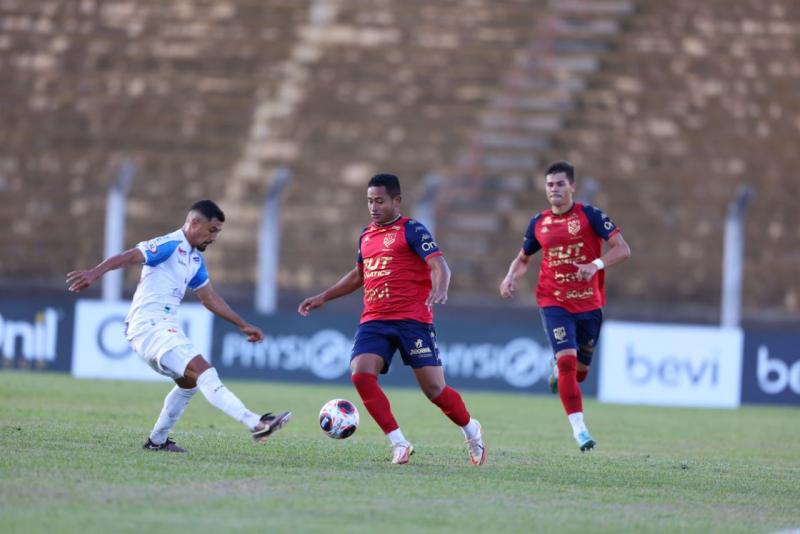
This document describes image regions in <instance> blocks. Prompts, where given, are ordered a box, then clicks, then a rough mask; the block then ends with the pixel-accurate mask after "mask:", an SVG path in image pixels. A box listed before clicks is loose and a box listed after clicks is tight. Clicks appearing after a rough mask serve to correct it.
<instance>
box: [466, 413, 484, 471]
mask: <svg viewBox="0 0 800 534" xmlns="http://www.w3.org/2000/svg"><path fill="white" fill-rule="evenodd" d="M474 421H475V424H476V425H477V426H478V434H477V435H476V436H475V437H474V438H470V439H467V440H466V443H467V453H468V454H469V461H470V462H472V465H483V464H484V463H485V462H486V446H485V445H484V444H483V429H482V428H481V424H480V423H479V422H478V420H477V419H474Z"/></svg>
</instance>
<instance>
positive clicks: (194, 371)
mask: <svg viewBox="0 0 800 534" xmlns="http://www.w3.org/2000/svg"><path fill="white" fill-rule="evenodd" d="M209 369H212V366H211V364H210V363H208V362H207V361H206V360H205V358H203V357H202V356H200V355H199V354H198V355H197V356H195V357H194V358H192V359H191V361H189V364H188V365H187V366H186V371H184V373H183V377H184V378H188V379H190V380H195V381H196V380H197V377H199V376H200V375H202V374H203V373H205V372H206V371H208V370H209Z"/></svg>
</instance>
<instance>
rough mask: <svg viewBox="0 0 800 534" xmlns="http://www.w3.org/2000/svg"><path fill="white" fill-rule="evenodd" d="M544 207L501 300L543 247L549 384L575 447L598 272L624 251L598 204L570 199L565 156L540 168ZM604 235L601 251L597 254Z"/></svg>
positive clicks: (540, 289)
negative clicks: (552, 359) (546, 206)
mask: <svg viewBox="0 0 800 534" xmlns="http://www.w3.org/2000/svg"><path fill="white" fill-rule="evenodd" d="M545 190H546V193H547V199H548V201H549V202H550V209H548V210H545V211H543V212H541V213H539V214H537V215H536V216H535V217H533V219H531V222H530V224H529V225H528V230H527V232H526V233H525V240H524V241H523V244H522V250H520V251H519V254H517V257H516V258H514V261H512V262H511V266H510V267H509V269H508V274H507V275H506V277H505V278H504V279H503V282H502V283H501V284H500V294H501V295H502V296H503V297H504V298H511V297H513V296H514V290H515V289H516V285H517V280H518V279H519V278H520V277H521V276H522V275H524V274H525V272H526V271H527V270H528V265H529V263H530V260H531V256H532V255H533V254H535V253H536V252H538V251H539V250H542V251H543V255H544V257H543V258H542V263H541V266H540V268H539V278H538V282H537V284H536V302H537V304H538V306H539V311H540V314H541V316H542V323H543V324H544V330H545V333H546V334H547V337H548V339H549V340H550V344H551V346H552V347H553V352H554V353H555V361H556V366H555V368H554V369H553V376H551V380H550V384H551V387H552V388H553V389H554V390H555V389H556V387H557V390H558V393H559V396H560V397H561V403H562V404H563V405H564V409H565V410H566V412H567V418H568V419H569V422H570V424H571V425H572V434H573V436H574V437H575V441H577V442H578V447H580V449H581V451H587V450H589V449H592V448H594V446H595V444H596V443H595V440H594V439H592V436H591V435H590V434H589V430H588V429H587V428H586V424H585V423H584V421H583V400H582V397H581V390H580V386H579V385H578V383H579V382H583V381H584V380H585V379H586V376H587V374H588V373H589V366H590V365H591V363H592V354H593V353H594V347H595V346H596V345H597V340H598V337H599V335H600V326H601V325H602V322H603V312H602V307H603V306H604V305H605V302H606V295H605V288H604V272H603V270H604V269H605V268H607V267H610V266H611V265H615V264H617V263H620V262H621V261H624V260H625V259H627V258H628V257H630V255H631V250H630V248H629V247H628V244H627V243H626V242H625V240H624V239H623V238H622V233H621V232H620V230H619V228H617V226H616V225H615V224H614V223H613V222H612V221H611V219H609V218H608V216H607V215H606V214H605V213H603V212H602V211H600V210H599V209H597V208H595V207H593V206H589V205H583V204H579V203H576V202H575V201H574V200H573V198H572V197H573V195H574V194H575V169H574V168H573V167H572V165H570V164H569V163H567V162H565V161H559V162H556V163H554V164H552V165H551V166H550V167H549V168H548V169H547V172H546V173H545ZM603 241H605V242H606V243H607V244H608V249H607V250H606V252H605V254H603Z"/></svg>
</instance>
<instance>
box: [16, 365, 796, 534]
mask: <svg viewBox="0 0 800 534" xmlns="http://www.w3.org/2000/svg"><path fill="white" fill-rule="evenodd" d="M223 378H224V377H223ZM228 385H229V386H230V388H231V389H232V390H233V391H235V392H236V393H237V394H238V395H239V396H240V397H241V398H242V400H244V401H245V403H246V404H247V405H248V406H250V407H251V408H252V409H254V410H256V411H259V410H282V409H291V410H293V411H294V414H295V417H294V420H293V421H292V422H291V424H290V425H289V426H288V427H286V428H285V429H284V430H282V431H281V432H280V433H279V434H278V435H276V437H275V438H273V439H272V440H270V442H269V443H267V444H266V445H256V444H254V443H253V442H252V440H251V439H250V438H249V436H248V434H247V432H246V430H245V429H244V428H242V427H241V426H240V425H239V424H238V423H236V422H234V421H232V420H230V419H229V418H227V417H226V416H225V415H224V414H222V413H221V412H218V411H217V410H215V409H214V408H212V407H211V406H209V405H208V403H207V402H206V401H205V399H203V398H202V397H201V396H200V395H198V396H197V397H196V398H195V399H194V400H193V401H192V403H191V405H190V406H189V408H188V409H187V411H186V414H185V415H184V418H183V420H181V422H180V423H178V426H177V428H176V429H175V431H174V432H173V434H172V436H173V437H174V438H175V439H176V440H177V442H178V443H179V444H180V445H183V446H185V447H187V448H188V449H189V450H190V451H191V453H190V454H186V455H179V454H165V453H152V452H147V451H143V450H141V449H140V448H139V447H140V445H141V443H142V441H143V440H144V439H145V437H146V435H147V433H148V431H149V429H150V427H151V425H152V424H153V422H154V421H155V417H156V416H157V415H158V411H159V410H160V408H161V402H162V400H163V397H164V395H165V394H166V392H167V391H168V389H169V385H168V384H157V383H155V384H154V383H136V382H104V381H89V380H75V379H72V378H70V377H68V376H65V375H44V374H26V373H14V372H3V373H0V532H3V533H6V532H46V531H50V532H108V531H113V532H137V533H141V532H174V531H177V532H183V531H189V530H191V531H193V532H231V531H235V530H236V531H252V532H345V531H346V532H378V531H381V532H459V533H462V532H534V531H535V532H550V531H563V532H589V531H591V532H620V531H661V532H663V531H672V532H771V531H776V530H781V529H786V528H798V527H800V507H798V505H799V504H800V410H798V409H796V408H794V409H787V408H763V407H747V408H742V409H740V410H736V411H721V410H689V409H666V408H650V407H623V406H614V405H602V404H597V403H595V402H586V403H585V410H586V413H587V421H588V423H589V426H590V428H591V430H592V433H593V435H594V437H595V438H596V439H597V440H598V442H599V448H598V449H597V450H595V451H593V452H591V453H588V454H581V453H580V452H578V450H577V447H576V445H575V443H574V441H573V440H572V435H571V432H570V429H569V425H568V423H567V421H566V418H565V417H564V415H563V411H562V409H561V406H560V403H559V402H558V400H557V399H556V398H555V397H539V396H525V395H503V394H489V393H472V392H464V397H465V400H466V401H467V405H468V407H469V408H470V410H471V411H472V413H473V415H474V416H475V417H477V418H478V419H480V421H481V423H482V424H483V427H484V432H485V437H486V442H487V445H488V447H489V456H488V461H487V464H486V465H485V466H483V467H481V468H475V467H473V466H471V465H469V462H468V460H467V455H466V451H465V449H464V447H463V437H462V436H461V433H460V431H459V430H458V429H457V428H455V427H454V426H453V425H452V423H450V422H449V421H448V420H447V419H446V418H445V417H444V416H442V415H441V413H440V412H439V411H438V409H436V407H435V406H433V405H431V404H430V403H429V402H428V401H427V400H426V399H425V398H424V397H423V395H422V393H420V392H419V391H416V390H403V389H389V390H388V394H389V397H390V399H391V400H392V403H393V409H394V411H395V414H396V416H397V418H398V421H399V422H400V423H401V425H402V427H403V430H404V432H405V434H406V436H407V437H408V438H409V439H410V440H411V441H412V443H414V444H415V446H416V448H417V453H416V454H415V455H414V456H413V457H412V459H411V462H410V463H409V464H408V465H406V466H396V465H392V464H390V462H389V461H388V460H389V448H388V446H387V445H386V443H385V439H384V437H383V436H382V434H381V432H380V431H379V430H378V427H377V425H375V423H374V422H373V421H372V420H371V419H369V417H368V415H367V413H366V411H365V410H364V409H363V407H362V405H361V403H360V402H357V405H358V407H359V410H360V412H361V414H362V423H361V428H359V430H358V432H356V434H355V435H354V436H353V437H352V438H350V439H348V440H345V441H335V440H331V439H328V438H327V437H325V436H323V434H322V433H321V432H320V430H319V429H318V426H317V413H318V411H319V408H320V406H321V405H322V404H323V402H325V401H326V400H328V399H331V398H335V397H344V398H349V399H351V400H354V401H356V400H357V395H356V394H355V391H354V390H353V389H352V388H347V387H329V386H300V385H287V384H278V383H264V382H258V383H257V382H237V381H228Z"/></svg>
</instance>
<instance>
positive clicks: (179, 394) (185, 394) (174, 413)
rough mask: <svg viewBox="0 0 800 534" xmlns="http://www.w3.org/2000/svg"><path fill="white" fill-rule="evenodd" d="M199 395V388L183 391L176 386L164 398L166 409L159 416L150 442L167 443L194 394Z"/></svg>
mask: <svg viewBox="0 0 800 534" xmlns="http://www.w3.org/2000/svg"><path fill="white" fill-rule="evenodd" d="M195 393H197V388H192V389H183V388H179V387H178V386H175V387H174V388H172V390H171V391H170V392H169V393H167V396H166V397H165V398H164V407H163V408H162V409H161V414H160V415H159V416H158V420H157V421H156V425H155V426H154V427H153V431H152V432H150V441H152V442H153V443H155V444H156V445H161V444H162V443H164V442H165V441H167V435H168V434H169V431H170V430H172V427H174V426H175V423H177V422H178V419H180V418H181V416H182V415H183V411H184V410H185V409H186V405H187V404H189V401H190V400H192V397H194V394H195Z"/></svg>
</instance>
